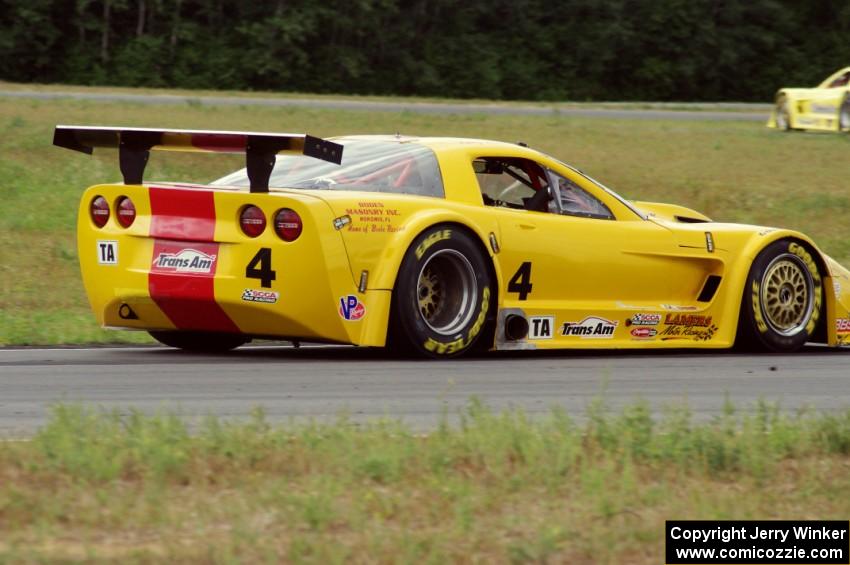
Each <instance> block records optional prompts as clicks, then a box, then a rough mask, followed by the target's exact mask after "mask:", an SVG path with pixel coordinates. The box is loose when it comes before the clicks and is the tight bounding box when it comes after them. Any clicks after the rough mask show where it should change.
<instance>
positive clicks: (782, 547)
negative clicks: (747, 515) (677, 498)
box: [665, 520, 850, 565]
mask: <svg viewBox="0 0 850 565" xmlns="http://www.w3.org/2000/svg"><path fill="white" fill-rule="evenodd" d="M665 552H666V559H665V562H666V563H667V564H668V565H677V564H681V565H701V564H704V563H707V564H713V563H737V564H741V565H746V564H750V563H758V564H762V565H764V564H774V563H787V564H789V565H790V564H792V563H797V564H811V565H831V564H833V563H835V564H850V522H848V521H847V520H829V521H793V520H764V521H759V520H737V521H735V520H668V521H667V523H666V532H665Z"/></svg>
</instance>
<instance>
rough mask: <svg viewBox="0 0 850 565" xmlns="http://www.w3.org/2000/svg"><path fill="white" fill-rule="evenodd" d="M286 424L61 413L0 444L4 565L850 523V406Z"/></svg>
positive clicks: (644, 543)
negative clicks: (30, 433) (579, 418)
mask: <svg viewBox="0 0 850 565" xmlns="http://www.w3.org/2000/svg"><path fill="white" fill-rule="evenodd" d="M583 422H584V423H582V424H577V423H576V422H574V421H573V420H571V419H570V418H569V417H568V415H566V414H565V413H563V412H560V411H553V412H552V413H551V415H550V416H549V417H548V418H543V419H535V420H531V419H529V418H528V417H526V415H525V414H523V413H522V412H519V411H510V412H504V413H494V412H492V411H490V410H489V409H488V408H487V407H486V406H484V405H482V404H481V403H479V402H476V401H472V402H471V403H470V404H469V407H468V409H467V410H466V411H465V412H464V413H463V415H462V418H461V423H460V425H459V426H454V427H450V426H448V425H445V424H444V425H441V426H439V427H438V429H437V430H436V431H434V432H433V433H431V434H429V435H425V436H422V435H416V434H414V433H412V432H411V431H410V430H409V429H408V428H406V427H405V426H404V425H403V424H402V423H399V422H396V421H380V422H373V423H370V424H367V425H365V426H361V427H355V426H354V425H352V424H351V423H350V422H347V421H346V420H344V419H341V420H340V421H339V422H336V423H332V424H311V425H289V426H285V427H273V426H271V425H269V424H268V423H267V422H266V420H265V419H264V417H263V414H262V412H261V411H259V410H258V411H256V412H255V413H254V417H253V419H252V420H251V421H249V422H242V423H233V422H230V423H228V422H224V421H221V420H219V419H216V418H212V417H210V418H207V419H206V420H205V421H204V422H203V423H202V424H201V425H200V427H199V428H198V429H197V430H195V431H194V432H193V433H190V432H189V428H188V427H187V424H186V423H185V421H184V420H182V419H181V418H180V417H179V416H178V415H175V414H173V413H162V414H158V415H155V416H145V415H143V414H141V413H138V412H132V413H129V414H119V413H115V412H113V413H105V412H99V411H94V410H91V409H86V408H83V407H80V406H75V405H60V406H57V407H55V408H54V409H53V413H52V417H51V419H50V421H49V423H48V424H47V425H46V426H45V427H44V428H43V429H42V430H41V431H40V432H38V434H37V435H36V436H35V437H34V438H33V439H32V441H30V442H6V443H3V444H0V561H5V560H8V561H14V562H17V561H62V562H65V561H74V560H86V561H98V560H120V561H122V562H148V561H162V560H167V561H168V562H196V561H204V562H207V561H219V562H230V561H247V562H279V561H281V560H288V561H292V562H322V563H334V562H336V563H342V562H390V561H393V562H416V563H429V562H430V563H442V562H446V561H455V562H473V561H475V562H481V561H485V562H525V561H546V560H551V561H554V562H563V563H566V562H571V563H576V562H578V563H583V562H593V563H624V562H628V563H658V562H659V560H660V559H661V556H662V555H663V532H664V520H666V519H697V518H699V519H733V518H734V519H780V518H784V519H792V518H795V519H845V518H846V517H847V515H848V514H850V472H848V471H850V411H848V412H845V413H842V414H837V415H822V414H820V415H819V414H808V413H800V414H796V415H787V414H784V413H782V412H780V411H779V410H778V408H777V407H775V406H772V405H769V404H765V403H760V404H759V405H757V406H756V407H754V409H753V410H751V411H747V412H745V413H738V412H736V411H735V409H734V408H733V407H732V406H731V405H728V406H727V409H726V411H725V413H724V414H723V416H722V417H719V418H717V419H716V420H715V421H714V422H712V423H709V424H695V423H694V422H693V421H692V420H691V417H690V414H689V412H688V410H687V409H685V408H676V409H671V410H669V411H668V412H667V413H666V415H665V416H664V417H663V418H661V419H660V420H658V421H655V420H654V419H653V417H652V416H651V414H650V410H649V408H648V407H647V406H646V405H645V404H635V405H633V406H631V407H629V408H626V409H625V410H623V411H622V412H621V413H618V414H611V413H608V412H607V411H606V410H605V408H604V405H603V404H601V403H597V404H595V405H593V406H591V407H590V409H589V410H588V413H587V415H586V418H584V419H583Z"/></svg>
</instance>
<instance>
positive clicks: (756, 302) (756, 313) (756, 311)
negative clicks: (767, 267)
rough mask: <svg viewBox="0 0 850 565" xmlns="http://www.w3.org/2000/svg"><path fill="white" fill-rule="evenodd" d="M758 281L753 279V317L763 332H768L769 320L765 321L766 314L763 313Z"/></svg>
mask: <svg viewBox="0 0 850 565" xmlns="http://www.w3.org/2000/svg"><path fill="white" fill-rule="evenodd" d="M759 288H760V287H759V283H758V281H753V298H752V300H753V318H755V320H756V326H757V327H758V330H759V331H760V332H761V333H766V332H767V322H765V321H764V315H763V314H762V313H761V293H760V292H759Z"/></svg>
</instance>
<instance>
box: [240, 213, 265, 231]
mask: <svg viewBox="0 0 850 565" xmlns="http://www.w3.org/2000/svg"><path fill="white" fill-rule="evenodd" d="M239 225H240V226H241V227H242V232H243V233H244V234H245V235H247V236H248V237H257V236H259V235H260V234H261V233H263V231H265V229H266V215H265V214H263V211H262V210H260V209H259V208H257V207H256V206H245V208H243V209H242V213H241V214H239Z"/></svg>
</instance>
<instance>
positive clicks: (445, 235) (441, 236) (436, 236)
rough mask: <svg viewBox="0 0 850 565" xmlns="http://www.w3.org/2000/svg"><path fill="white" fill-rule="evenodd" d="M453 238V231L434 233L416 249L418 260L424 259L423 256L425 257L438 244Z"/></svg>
mask: <svg viewBox="0 0 850 565" xmlns="http://www.w3.org/2000/svg"><path fill="white" fill-rule="evenodd" d="M451 236H452V230H442V231H438V232H434V233H432V234H431V235H429V236H428V237H427V238H426V239H425V240H424V241H423V242H422V243H420V244H419V245H418V246H417V247H416V258H417V259H422V256H423V255H425V252H426V251H428V249H429V248H430V247H431V246H432V245H434V244H435V243H437V242H438V241H443V240H445V239H449V238H450V237H451Z"/></svg>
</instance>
